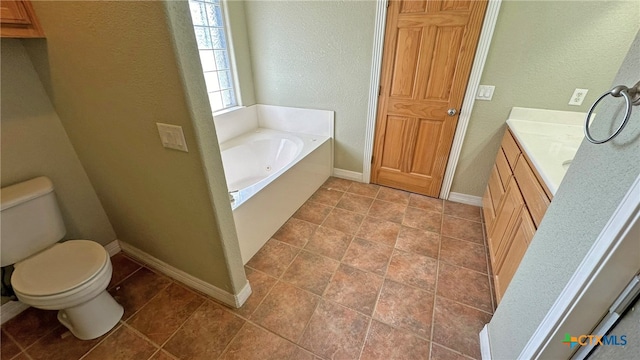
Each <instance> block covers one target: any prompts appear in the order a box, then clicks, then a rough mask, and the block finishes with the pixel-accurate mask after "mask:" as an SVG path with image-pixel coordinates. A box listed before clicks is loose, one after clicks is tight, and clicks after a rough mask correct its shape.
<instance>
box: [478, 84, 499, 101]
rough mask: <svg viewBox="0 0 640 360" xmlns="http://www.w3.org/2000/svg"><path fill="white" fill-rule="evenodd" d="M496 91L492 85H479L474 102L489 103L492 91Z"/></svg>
mask: <svg viewBox="0 0 640 360" xmlns="http://www.w3.org/2000/svg"><path fill="white" fill-rule="evenodd" d="M495 89H496V87H495V86H493V85H480V86H478V92H477V93H476V100H485V101H490V100H491V99H492V98H493V91H494V90H495Z"/></svg>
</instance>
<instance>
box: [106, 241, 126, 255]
mask: <svg viewBox="0 0 640 360" xmlns="http://www.w3.org/2000/svg"><path fill="white" fill-rule="evenodd" d="M104 249H105V250H107V252H108V253H109V256H113V255H115V254H117V253H119V252H120V251H122V249H121V248H120V243H119V242H118V239H115V240H113V241H112V242H110V243H108V244H107V245H105V246H104Z"/></svg>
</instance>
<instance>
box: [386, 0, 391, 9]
mask: <svg viewBox="0 0 640 360" xmlns="http://www.w3.org/2000/svg"><path fill="white" fill-rule="evenodd" d="M390 1H391V0H387V9H388V8H389V2H390Z"/></svg>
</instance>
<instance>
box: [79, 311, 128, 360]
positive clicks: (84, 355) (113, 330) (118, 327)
mask: <svg viewBox="0 0 640 360" xmlns="http://www.w3.org/2000/svg"><path fill="white" fill-rule="evenodd" d="M123 324H124V322H123V321H121V320H119V321H118V323H117V324H116V326H114V327H113V328H112V329H111V330H109V331H107V334H106V336H105V337H104V339H102V340H100V341H98V342H97V343H96V344H95V345H93V346H92V347H91V348H90V349H89V350H87V351H85V353H84V354H82V356H80V359H79V360H82V359H84V358H85V357H87V355H89V353H91V352H92V351H93V350H94V349H95V348H97V347H98V346H100V344H102V343H103V342H105V340H107V339H108V338H109V337H111V335H113V334H114V333H115V332H116V331H118V330H120V328H121V327H122V326H123ZM70 335H71V336H73V334H71V333H70Z"/></svg>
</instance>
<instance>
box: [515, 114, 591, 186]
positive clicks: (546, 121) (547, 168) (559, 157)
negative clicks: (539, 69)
mask: <svg viewBox="0 0 640 360" xmlns="http://www.w3.org/2000/svg"><path fill="white" fill-rule="evenodd" d="M585 116H586V113H580V112H572V111H557V110H544V109H529V108H518V107H514V108H513V109H511V113H510V114H509V119H507V125H508V126H509V129H511V132H512V133H513V135H514V136H515V137H516V139H517V140H518V143H520V145H521V146H522V150H523V151H524V152H525V153H526V154H527V156H528V157H529V159H530V160H531V162H532V163H533V164H532V165H533V166H534V167H535V168H536V170H537V171H538V173H539V174H540V176H541V177H542V179H543V180H544V182H545V184H546V185H547V187H548V188H549V190H550V191H551V193H552V194H554V195H555V193H556V191H557V190H558V187H559V186H560V182H562V179H563V178H564V174H566V172H567V169H568V168H569V165H570V162H571V161H572V160H573V157H574V156H575V155H576V152H577V151H578V147H579V146H580V143H581V142H582V139H583V138H584V133H583V126H584V118H585Z"/></svg>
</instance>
